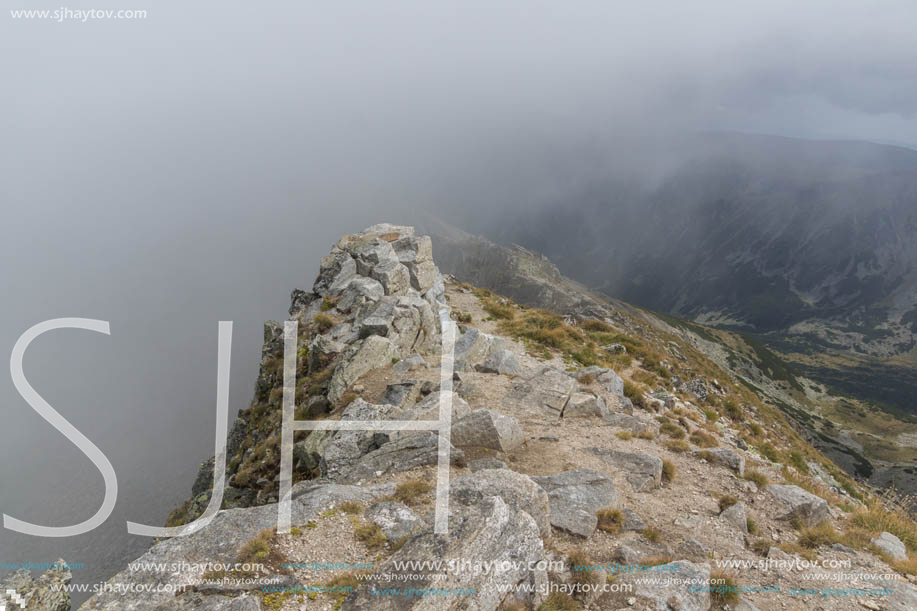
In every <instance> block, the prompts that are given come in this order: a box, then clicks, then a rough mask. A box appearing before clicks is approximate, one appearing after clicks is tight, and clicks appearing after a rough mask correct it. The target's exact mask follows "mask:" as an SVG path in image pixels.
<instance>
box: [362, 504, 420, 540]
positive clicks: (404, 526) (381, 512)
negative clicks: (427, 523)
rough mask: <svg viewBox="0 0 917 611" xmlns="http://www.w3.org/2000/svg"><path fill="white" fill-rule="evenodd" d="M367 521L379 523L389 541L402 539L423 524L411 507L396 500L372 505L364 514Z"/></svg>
mask: <svg viewBox="0 0 917 611" xmlns="http://www.w3.org/2000/svg"><path fill="white" fill-rule="evenodd" d="M363 516H364V517H365V518H366V520H367V521H369V522H370V523H372V524H375V525H377V526H378V527H379V528H381V529H382V532H383V533H385V537H386V539H388V540H389V541H396V542H397V541H400V540H402V539H404V538H405V537H407V536H408V535H410V534H411V532H412V531H413V530H414V529H415V528H419V527H420V526H422V525H423V520H421V519H420V518H419V517H418V516H417V514H416V513H414V512H413V511H411V509H410V507H408V506H407V505H403V504H402V503H397V502H394V501H383V502H381V503H376V504H375V505H372V506H370V507H369V508H368V509H367V510H366V511H365V512H364V514H363Z"/></svg>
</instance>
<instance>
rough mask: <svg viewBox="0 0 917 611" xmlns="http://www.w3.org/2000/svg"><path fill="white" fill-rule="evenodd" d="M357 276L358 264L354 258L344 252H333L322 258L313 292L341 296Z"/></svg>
mask: <svg viewBox="0 0 917 611" xmlns="http://www.w3.org/2000/svg"><path fill="white" fill-rule="evenodd" d="M356 275H357V264H356V261H354V260H353V257H351V256H350V254H349V253H347V252H344V251H342V250H332V252H331V253H330V254H328V255H325V256H324V257H322V263H321V266H320V267H319V270H318V277H317V278H316V279H315V284H314V285H313V286H312V291H313V292H314V293H317V294H318V295H322V296H324V295H339V294H340V293H341V291H343V290H344V288H345V287H346V286H347V284H348V283H349V282H350V280H351V279H352V278H353V277H355V276H356Z"/></svg>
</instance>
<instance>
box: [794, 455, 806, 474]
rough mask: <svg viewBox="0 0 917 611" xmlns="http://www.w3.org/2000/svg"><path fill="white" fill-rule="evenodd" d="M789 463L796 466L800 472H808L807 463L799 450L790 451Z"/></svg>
mask: <svg viewBox="0 0 917 611" xmlns="http://www.w3.org/2000/svg"><path fill="white" fill-rule="evenodd" d="M790 464H791V465H793V466H794V467H796V470H797V471H799V472H800V473H805V474H806V475H808V474H809V465H807V464H806V459H805V457H803V455H802V454H801V453H799V452H790Z"/></svg>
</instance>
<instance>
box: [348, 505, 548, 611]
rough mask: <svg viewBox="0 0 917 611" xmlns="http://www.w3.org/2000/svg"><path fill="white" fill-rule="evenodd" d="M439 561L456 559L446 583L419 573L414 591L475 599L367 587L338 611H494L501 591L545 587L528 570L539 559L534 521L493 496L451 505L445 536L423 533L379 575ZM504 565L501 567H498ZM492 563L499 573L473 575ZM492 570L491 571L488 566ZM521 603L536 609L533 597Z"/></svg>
mask: <svg viewBox="0 0 917 611" xmlns="http://www.w3.org/2000/svg"><path fill="white" fill-rule="evenodd" d="M444 558H450V559H460V561H459V562H457V565H456V566H457V569H456V570H455V571H448V572H446V573H445V575H446V579H436V580H435V581H434V579H433V578H432V577H431V576H430V575H429V574H428V573H429V572H424V573H416V572H414V573H410V574H411V575H417V577H418V578H417V579H414V578H413V577H408V578H407V579H408V581H405V582H404V583H410V584H411V585H412V587H416V588H437V589H440V588H442V589H446V590H448V589H452V588H470V589H474V591H475V596H474V597H467V596H436V597H422V596H413V597H403V596H375V595H373V594H372V590H373V589H374V588H379V589H383V588H387V587H390V586H391V583H393V582H386V581H375V582H374V581H369V582H367V583H366V584H365V585H364V586H363V587H361V588H359V589H358V590H356V591H354V592H353V593H352V594H351V595H350V596H349V597H348V598H347V599H346V600H345V602H344V605H343V608H344V609H353V610H372V611H395V610H398V611H401V610H404V609H424V610H426V609H437V610H440V609H442V610H451V609H471V610H478V611H485V610H486V611H494V610H496V609H497V608H498V607H499V605H500V604H501V603H502V602H503V600H504V599H505V598H506V593H505V590H502V589H503V588H506V587H509V586H513V585H516V584H531V585H534V586H535V587H536V588H541V587H543V584H546V583H547V574H546V573H545V572H544V570H540V569H530V568H529V567H530V566H535V565H536V564H537V563H538V562H539V561H541V560H542V559H543V558H544V547H543V545H542V542H541V536H540V535H539V532H538V525H537V524H536V523H535V520H534V519H533V518H532V517H531V516H530V515H528V514H527V513H526V512H524V511H518V510H516V509H514V508H512V507H511V506H509V505H508V504H507V503H506V502H505V501H503V499H502V498H500V497H498V496H491V497H487V498H485V499H483V500H481V501H480V502H476V503H474V504H471V505H465V504H462V503H460V502H455V503H453V504H452V515H451V516H450V520H449V534H448V535H435V534H433V533H432V532H424V533H421V534H418V535H414V536H413V537H411V538H410V539H409V540H408V541H407V542H406V543H405V544H404V546H403V547H402V548H401V549H400V550H398V551H397V552H395V554H393V555H392V556H391V557H390V558H389V559H388V561H386V563H385V564H384V565H383V566H381V567H380V568H379V572H380V573H395V574H402V575H405V574H408V573H409V571H408V570H407V569H396V568H395V564H394V563H395V562H405V561H415V562H419V563H422V562H425V561H430V562H437V561H440V560H442V559H444ZM505 561H508V562H506V563H505V564H503V563H504V562H505ZM485 562H486V563H491V562H494V563H496V565H495V566H498V567H501V568H500V569H499V570H493V569H492V570H491V571H489V572H484V571H482V570H475V567H476V566H477V567H480V566H482V564H483V563H485ZM488 566H493V565H488ZM520 595H521V596H524V597H527V599H526V600H525V603H526V604H528V605H537V604H540V602H541V597H540V595H538V594H528V595H526V594H524V593H520Z"/></svg>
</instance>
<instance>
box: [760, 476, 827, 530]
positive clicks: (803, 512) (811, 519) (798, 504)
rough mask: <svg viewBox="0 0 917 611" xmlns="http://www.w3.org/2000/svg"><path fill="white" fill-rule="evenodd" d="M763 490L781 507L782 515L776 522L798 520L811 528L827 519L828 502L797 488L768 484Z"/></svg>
mask: <svg viewBox="0 0 917 611" xmlns="http://www.w3.org/2000/svg"><path fill="white" fill-rule="evenodd" d="M765 490H767V491H768V492H769V493H770V494H771V495H772V496H773V497H774V498H775V499H777V501H779V503H780V504H781V505H782V506H783V511H782V513H780V514H779V515H778V516H777V519H778V520H793V519H795V518H799V519H800V520H802V521H803V523H805V525H806V526H810V527H811V526H817V525H818V524H820V523H822V522H824V521H825V520H826V519H828V515H829V512H828V502H827V501H825V499H823V498H821V497H817V496H815V495H814V494H811V493H809V492H806V491H805V490H803V489H802V488H800V487H799V486H784V485H779V484H770V485H768V486H766V487H765Z"/></svg>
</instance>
